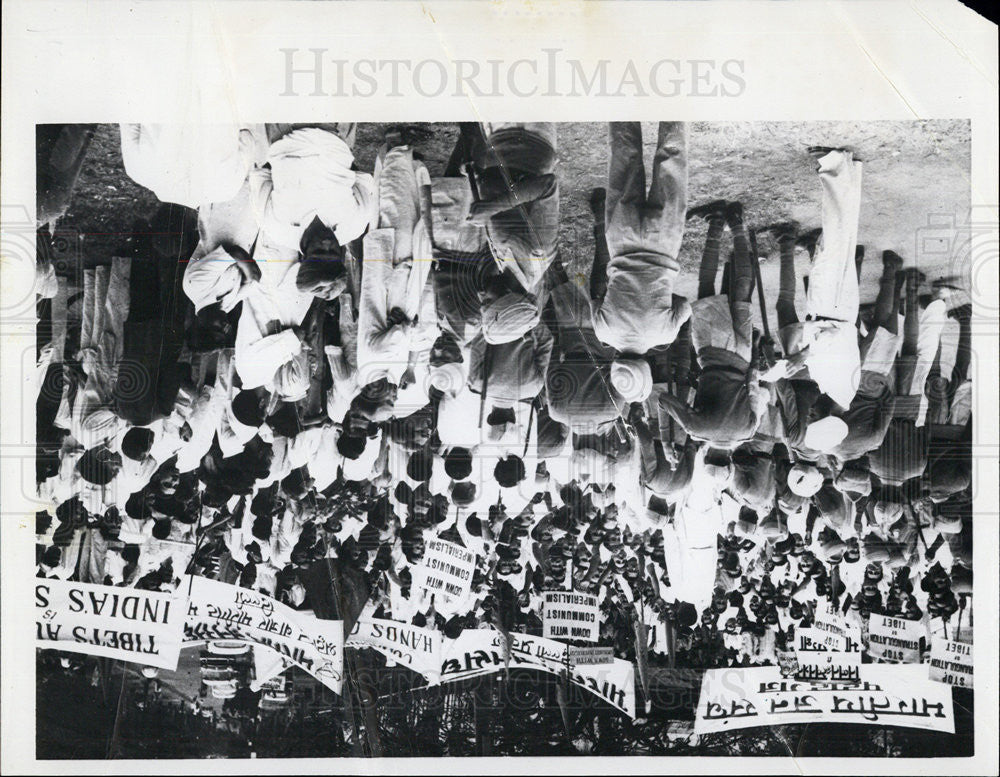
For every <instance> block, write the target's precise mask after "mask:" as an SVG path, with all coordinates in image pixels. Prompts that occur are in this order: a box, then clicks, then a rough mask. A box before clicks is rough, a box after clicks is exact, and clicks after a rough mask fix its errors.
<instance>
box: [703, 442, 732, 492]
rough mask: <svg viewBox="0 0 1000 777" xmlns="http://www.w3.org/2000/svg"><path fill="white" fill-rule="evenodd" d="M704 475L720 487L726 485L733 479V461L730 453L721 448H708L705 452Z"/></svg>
mask: <svg viewBox="0 0 1000 777" xmlns="http://www.w3.org/2000/svg"><path fill="white" fill-rule="evenodd" d="M705 474H707V475H708V476H709V477H710V478H712V480H713V481H715V483H716V484H718V486H720V487H724V486H726V485H728V484H729V481H730V480H732V477H733V459H732V455H731V454H730V452H729V451H727V450H723V449H721V448H708V449H707V450H706V451H705Z"/></svg>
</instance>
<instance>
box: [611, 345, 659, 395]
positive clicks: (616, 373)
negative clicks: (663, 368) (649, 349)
mask: <svg viewBox="0 0 1000 777" xmlns="http://www.w3.org/2000/svg"><path fill="white" fill-rule="evenodd" d="M611 385H612V386H613V387H614V389H615V391H617V392H618V393H619V394H621V396H622V398H624V399H625V400H626V401H627V402H643V401H645V399H646V397H648V396H649V395H650V393H651V392H652V390H653V374H652V372H651V371H650V369H649V364H648V363H647V362H646V360H645V359H643V358H641V357H629V356H619V357H618V358H617V359H615V360H614V361H613V362H611Z"/></svg>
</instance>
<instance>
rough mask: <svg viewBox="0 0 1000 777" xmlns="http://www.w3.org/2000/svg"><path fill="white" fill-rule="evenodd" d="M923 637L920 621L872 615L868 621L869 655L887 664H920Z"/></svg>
mask: <svg viewBox="0 0 1000 777" xmlns="http://www.w3.org/2000/svg"><path fill="white" fill-rule="evenodd" d="M923 636H924V628H923V626H922V625H921V623H920V622H919V621H911V620H906V619H904V618H896V617H892V616H889V615H877V614H875V613H872V615H871V617H870V618H869V620H868V655H869V656H871V657H872V658H873V659H874V660H876V661H883V662H886V663H892V664H919V663H920V639H921V637H923Z"/></svg>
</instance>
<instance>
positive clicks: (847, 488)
mask: <svg viewBox="0 0 1000 777" xmlns="http://www.w3.org/2000/svg"><path fill="white" fill-rule="evenodd" d="M837 488H838V489H840V490H841V491H842V492H843V493H845V494H860V495H861V496H868V495H869V494H870V493H871V492H872V479H871V475H869V474H868V472H866V471H865V470H860V469H844V470H842V471H841V473H840V474H839V475H837Z"/></svg>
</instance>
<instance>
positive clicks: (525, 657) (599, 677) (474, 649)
mask: <svg viewBox="0 0 1000 777" xmlns="http://www.w3.org/2000/svg"><path fill="white" fill-rule="evenodd" d="M510 638H511V651H510V652H511V657H510V666H511V668H522V669H537V670H540V671H542V672H548V673H549V674H556V675H560V674H562V673H564V672H565V671H566V670H567V666H568V665H569V662H568V660H567V659H568V653H567V646H566V645H564V644H562V643H560V642H556V641H555V640H551V639H545V638H544V637H532V636H529V635H528V634H520V633H517V632H512V633H511V635H510ZM502 640H503V636H502V635H501V634H500V633H499V632H498V631H494V630H492V629H468V630H466V631H463V632H462V633H461V634H460V635H459V636H458V638H457V639H453V640H445V641H444V644H443V646H442V661H441V682H442V683H449V682H457V681H459V680H467V679H469V678H470V677H478V676H481V675H485V674H490V673H491V672H497V671H500V670H501V669H503V668H504V651H503V647H502V645H503V642H502ZM569 669H570V678H569V679H570V682H572V683H573V684H574V685H577V686H579V687H580V688H583V689H585V690H587V691H589V692H590V693H593V694H594V695H595V696H598V697H599V698H601V699H603V700H604V701H606V702H607V703H608V704H610V705H612V706H613V707H615V708H616V709H619V710H621V711H622V712H624V713H625V714H626V715H628V716H629V717H633V718H634V717H635V667H634V666H633V665H632V663H631V662H630V661H623V660H622V659H620V658H616V659H614V660H613V662H612V663H610V664H599V665H586V664H583V665H575V666H572V665H569Z"/></svg>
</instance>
